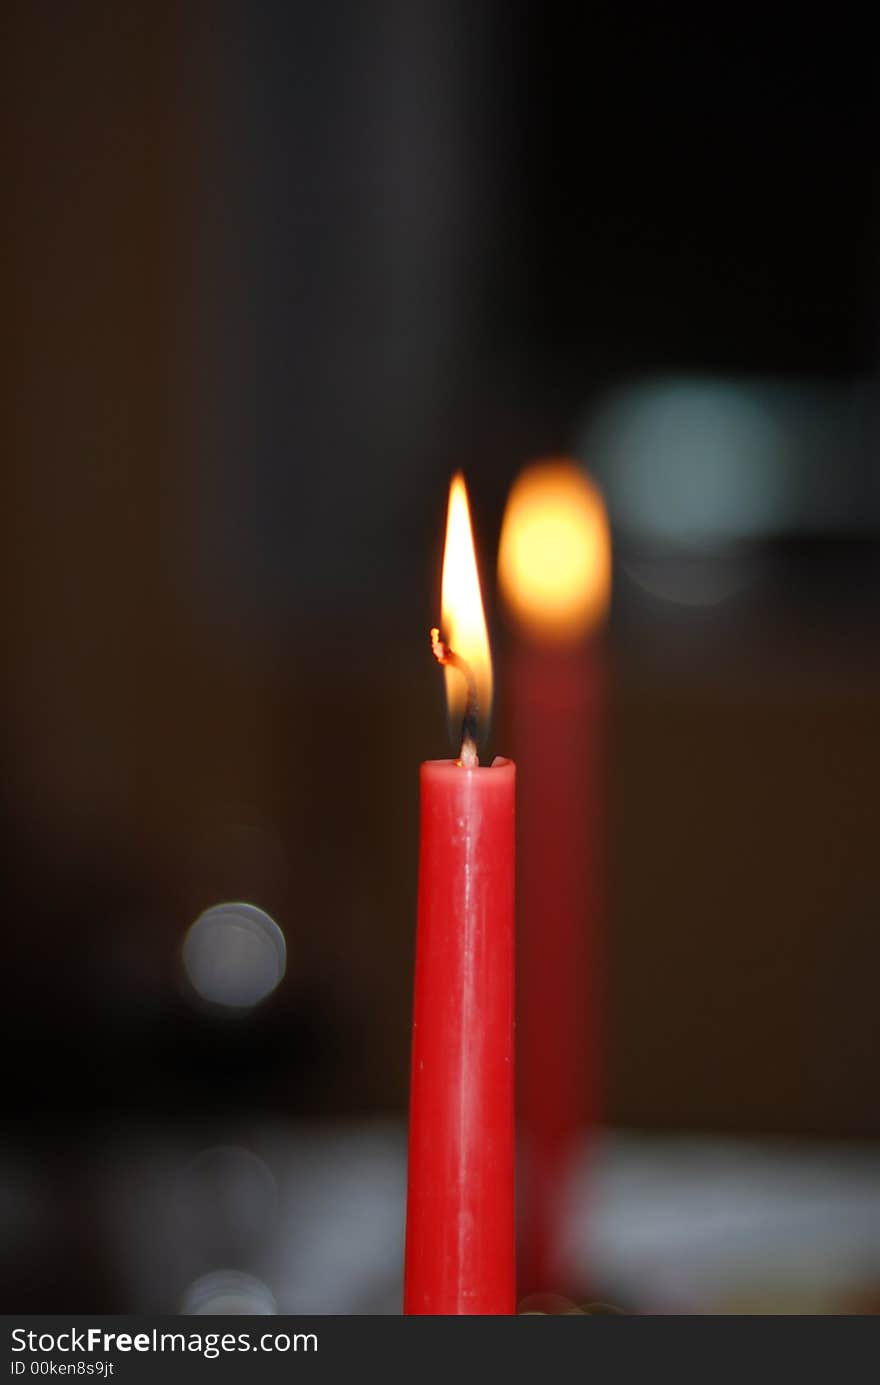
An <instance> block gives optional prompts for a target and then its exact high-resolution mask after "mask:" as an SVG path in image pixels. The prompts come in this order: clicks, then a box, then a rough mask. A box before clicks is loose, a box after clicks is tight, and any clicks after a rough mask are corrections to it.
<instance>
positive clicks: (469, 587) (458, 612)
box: [440, 472, 492, 726]
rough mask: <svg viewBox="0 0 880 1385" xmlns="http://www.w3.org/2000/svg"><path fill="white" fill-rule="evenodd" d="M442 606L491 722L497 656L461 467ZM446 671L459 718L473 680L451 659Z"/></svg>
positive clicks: (452, 494)
mask: <svg viewBox="0 0 880 1385" xmlns="http://www.w3.org/2000/svg"><path fill="white" fill-rule="evenodd" d="M440 609H441V615H442V625H443V638H444V640H445V642H446V644H447V646H448V647H449V648H450V649H452V650H453V651H454V652H455V653H456V654H457V655H458V657H459V658H460V659H463V660H464V662H465V663H466V664H467V665H468V667H469V668H470V670H471V673H472V674H473V677H474V683H475V685H476V691H477V712H478V716H479V721H480V724H481V725H482V726H485V724H486V720H487V718H488V716H489V712H490V710H491V707H492V659H491V655H490V653H489V636H488V634H487V632H486V617H485V615H484V614H483V598H482V595H481V594H480V579H479V576H478V575H477V557H476V554H475V552H474V536H473V531H472V529H471V514H470V508H469V506H468V498H467V490H466V489H465V484H464V477H463V476H462V475H461V473H460V472H459V473H458V475H456V476H454V477H453V478H452V484H451V485H450V487H449V509H448V510H447V512H446V545H445V547H444V550H443V582H442V587H441V594H440ZM443 672H444V675H445V678H446V703H447V706H448V707H449V715H450V717H451V719H452V721H453V722H457V721H460V720H461V719H462V718H463V716H464V712H465V704H466V701H467V680H466V679H465V677H464V676H463V675H462V673H461V672H460V670H459V669H456V668H454V667H451V666H450V665H448V664H447V666H446V667H445V668H444V670H443Z"/></svg>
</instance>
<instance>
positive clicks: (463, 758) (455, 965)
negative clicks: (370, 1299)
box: [404, 476, 516, 1315]
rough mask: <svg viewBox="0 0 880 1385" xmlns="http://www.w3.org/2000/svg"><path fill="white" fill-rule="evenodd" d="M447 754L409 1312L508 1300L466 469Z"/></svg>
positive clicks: (419, 1001)
mask: <svg viewBox="0 0 880 1385" xmlns="http://www.w3.org/2000/svg"><path fill="white" fill-rule="evenodd" d="M441 606H442V623H443V637H444V638H443V639H441V638H440V632H439V631H436V630H435V631H432V645H433V649H434V654H435V656H436V658H437V659H438V660H439V662H440V663H442V664H443V665H445V672H446V685H447V699H448V703H449V708H450V714H451V715H452V716H453V717H454V718H456V720H458V721H460V723H461V728H462V729H461V738H460V742H459V744H460V750H459V756H458V759H457V760H432V761H428V762H427V763H425V764H423V765H422V767H421V840H420V854H419V900H418V929H417V937H416V973H415V1000H414V1010H413V1046H412V1085H411V1101H410V1127H409V1171H408V1187H407V1217H406V1264H405V1271H404V1312H406V1313H422V1314H456V1315H458V1314H484V1313H485V1314H511V1313H513V1312H514V1311H515V1294H516V1276H515V1251H514V1129H513V954H514V947H513V876H514V779H515V767H514V765H513V764H512V763H511V762H510V761H509V760H502V759H496V760H495V761H494V763H493V764H492V765H491V766H490V767H488V768H485V767H481V766H480V765H479V762H478V758H477V743H478V736H479V730H480V726H481V724H484V721H485V718H486V717H487V716H488V713H489V704H490V699H491V691H492V670H491V661H490V655H489V642H488V637H487V634H486V622H485V617H484V614H483V602H482V597H481V595H480V586H479V579H478V576H477V565H476V557H475V554H474V545H473V537H472V533H471V524H470V514H469V511H468V503H467V493H466V491H465V487H464V481H463V480H462V478H461V477H460V476H457V477H456V478H455V479H454V480H453V483H452V487H451V489H450V495H449V511H448V515H447V523H446V547H445V552H444V557H443V584H442V602H441Z"/></svg>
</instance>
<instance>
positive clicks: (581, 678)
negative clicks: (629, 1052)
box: [511, 641, 605, 1295]
mask: <svg viewBox="0 0 880 1385" xmlns="http://www.w3.org/2000/svg"><path fill="white" fill-rule="evenodd" d="M602 655H603V651H602V649H601V647H600V645H599V644H598V643H595V644H587V645H583V644H581V645H577V646H575V647H569V648H553V647H540V646H534V645H529V644H527V643H526V642H524V641H523V642H522V643H520V644H519V646H518V647H517V648H516V649H515V650H514V658H513V667H512V670H511V673H512V678H511V696H512V708H513V728H512V730H513V738H514V743H515V746H516V756H517V763H518V766H519V770H518V773H519V780H520V804H521V807H520V813H519V821H518V834H519V852H518V864H517V877H518V878H517V909H518V959H517V960H518V973H519V978H520V979H519V991H518V1009H517V1049H518V1060H517V1066H518V1083H519V1090H518V1109H519V1115H520V1121H521V1127H522V1134H523V1136H524V1142H525V1149H524V1154H525V1159H524V1167H523V1170H522V1175H521V1185H520V1190H519V1192H520V1204H521V1206H520V1212H521V1219H520V1224H521V1240H520V1257H519V1264H520V1279H519V1293H520V1295H525V1294H530V1293H548V1292H556V1293H569V1294H573V1293H577V1292H578V1291H579V1290H583V1289H585V1288H586V1287H587V1286H586V1285H584V1284H579V1283H576V1282H575V1280H574V1275H573V1271H572V1267H571V1266H570V1265H569V1264H568V1263H567V1259H566V1252H565V1219H566V1209H567V1206H568V1202H569V1195H570V1192H571V1187H572V1175H573V1173H574V1170H575V1167H576V1161H577V1156H578V1154H579V1152H580V1150H581V1148H582V1140H583V1132H584V1131H585V1130H586V1129H589V1128H590V1127H591V1126H593V1125H594V1124H595V1123H596V1121H597V1118H598V1109H599V1091H598V1075H599V1062H598V1044H599V1013H598V1009H599V998H600V986H599V979H598V973H599V966H600V961H601V956H600V937H601V917H602V913H603V894H604V890H603V877H604V871H603V858H604V844H603V819H602V813H601V801H602V778H603V776H602V754H603V738H602V728H603V723H604V702H605V671H604V659H603V657H602Z"/></svg>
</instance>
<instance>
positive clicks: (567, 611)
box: [498, 460, 611, 644]
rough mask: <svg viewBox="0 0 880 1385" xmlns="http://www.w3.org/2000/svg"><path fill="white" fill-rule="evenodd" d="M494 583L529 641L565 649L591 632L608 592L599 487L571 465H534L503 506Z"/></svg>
mask: <svg viewBox="0 0 880 1385" xmlns="http://www.w3.org/2000/svg"><path fill="white" fill-rule="evenodd" d="M498 578H499V582H500V585H501V590H502V593H503V595H504V599H505V601H506V603H507V606H508V608H509V609H510V611H511V614H512V615H513V616H514V618H515V620H516V621H517V622H518V623H519V624H520V625H521V626H522V628H523V629H524V630H525V631H526V632H527V633H528V634H529V635H531V636H533V637H535V638H537V639H540V640H543V641H546V642H549V643H555V644H569V643H573V642H574V641H576V640H579V639H581V638H583V637H584V636H585V635H586V634H587V632H588V631H590V630H594V629H596V628H597V627H598V626H599V625H600V624H601V622H602V620H603V619H604V617H605V613H606V611H607V609H608V602H609V599H610V594H611V535H610V530H609V527H608V517H607V514H606V511H605V502H604V500H603V499H602V494H601V492H600V490H599V488H598V487H597V486H596V485H595V484H594V483H593V482H592V481H591V480H590V479H589V477H587V476H586V475H585V474H584V472H583V471H582V470H581V469H580V467H578V466H576V465H575V464H574V463H573V462H569V461H565V460H562V461H551V462H538V463H536V464H535V465H534V466H530V467H527V468H526V470H525V471H523V472H522V473H521V474H520V475H519V477H518V478H517V480H516V481H515V482H514V485H513V488H512V490H511V492H510V495H509V497H508V501H507V508H506V510H505V514H504V523H503V525H502V529H501V544H500V547H499V551H498Z"/></svg>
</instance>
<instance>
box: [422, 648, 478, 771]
mask: <svg viewBox="0 0 880 1385" xmlns="http://www.w3.org/2000/svg"><path fill="white" fill-rule="evenodd" d="M431 653H432V654H433V655H434V658H435V659H436V660H437V663H438V664H442V665H443V666H444V667H447V666H448V667H449V668H456V669H458V671H459V673H460V674H461V675H462V676H463V678H464V681H465V683H466V684H467V701H466V702H465V707H464V716H463V717H462V721H461V750H460V751H459V754H458V763H459V764H460V765H462V766H463V767H464V768H465V769H474V768H475V766H476V765H478V764H479V763H480V761H479V759H478V758H477V680H476V678H475V677H474V671H473V669H472V668H471V666H470V664H469V663H467V662H466V660H464V659H463V658H462V657H461V655H460V654H456V652H455V650H454V649H450V648H449V645H448V644H445V643H444V642H443V640H441V638H440V631H439V630H437V629H436V628H435V629H433V630H432V631H431Z"/></svg>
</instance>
